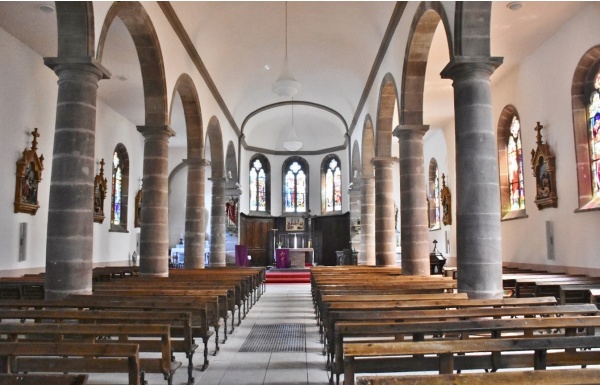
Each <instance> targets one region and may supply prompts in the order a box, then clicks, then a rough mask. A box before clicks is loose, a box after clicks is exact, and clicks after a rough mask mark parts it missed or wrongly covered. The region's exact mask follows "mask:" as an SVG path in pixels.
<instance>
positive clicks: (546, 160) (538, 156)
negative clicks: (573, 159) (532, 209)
mask: <svg viewBox="0 0 600 385" xmlns="http://www.w3.org/2000/svg"><path fill="white" fill-rule="evenodd" d="M542 128H544V126H542V125H541V124H540V122H537V125H536V127H535V130H536V131H537V149H535V150H531V168H532V170H533V176H534V177H535V187H536V189H535V191H536V194H535V204H536V205H537V207H538V209H539V210H542V209H544V208H547V207H557V206H558V197H557V196H556V173H555V172H556V166H555V156H554V154H552V151H551V150H550V146H549V145H548V144H547V143H543V142H542V133H541V131H542Z"/></svg>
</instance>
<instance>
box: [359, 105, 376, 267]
mask: <svg viewBox="0 0 600 385" xmlns="http://www.w3.org/2000/svg"><path fill="white" fill-rule="evenodd" d="M373 158H375V134H374V132H373V122H372V121H371V116H370V115H368V114H367V116H366V117H365V123H364V126H363V136H362V186H361V203H360V221H361V233H360V248H361V249H360V252H359V263H360V264H362V265H375V262H376V260H375V170H374V168H373V164H372V163H371V160H373Z"/></svg>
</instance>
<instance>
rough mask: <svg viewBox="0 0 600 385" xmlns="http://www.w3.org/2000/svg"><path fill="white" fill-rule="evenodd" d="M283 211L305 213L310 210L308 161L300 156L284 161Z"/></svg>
mask: <svg viewBox="0 0 600 385" xmlns="http://www.w3.org/2000/svg"><path fill="white" fill-rule="evenodd" d="M282 174H283V211H284V212H286V213H305V212H306V211H307V210H308V176H309V175H308V163H306V160H304V159H303V158H301V157H299V156H293V157H290V158H288V159H287V160H286V161H285V162H284V163H283V172H282Z"/></svg>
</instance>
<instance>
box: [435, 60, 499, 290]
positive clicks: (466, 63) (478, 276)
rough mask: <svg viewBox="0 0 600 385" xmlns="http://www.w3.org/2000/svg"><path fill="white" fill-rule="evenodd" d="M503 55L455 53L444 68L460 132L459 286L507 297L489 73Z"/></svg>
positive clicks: (459, 288) (457, 146)
mask: <svg viewBox="0 0 600 385" xmlns="http://www.w3.org/2000/svg"><path fill="white" fill-rule="evenodd" d="M501 63H502V58H490V57H487V58H479V57H456V58H454V59H453V60H452V61H451V62H450V64H448V65H447V66H446V68H444V70H443V71H442V77H443V78H445V79H452V80H453V83H452V85H453V87H454V112H455V133H456V134H455V135H456V248H457V267H458V271H459V274H458V290H459V291H460V292H465V293H467V294H468V295H469V298H502V293H503V292H502V242H501V228H500V187H499V182H498V180H499V178H498V148H497V147H496V135H495V129H494V124H493V111H492V95H491V87H490V75H491V74H492V73H493V72H494V70H495V69H496V68H497V67H498V66H499V65H500V64H501Z"/></svg>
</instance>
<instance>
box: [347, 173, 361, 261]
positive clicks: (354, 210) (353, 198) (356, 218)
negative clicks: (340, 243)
mask: <svg viewBox="0 0 600 385" xmlns="http://www.w3.org/2000/svg"><path fill="white" fill-rule="evenodd" d="M361 190H362V186H361V183H360V178H355V179H354V182H353V183H352V186H351V187H350V188H349V189H348V199H349V200H350V244H351V245H352V249H353V250H357V251H358V258H359V261H360V260H361V259H362V254H363V252H362V248H361V231H362V224H360V221H361V208H360V207H361V206H360V199H361V195H362V191H361ZM357 223H358V224H357ZM359 264H361V265H363V264H364V263H360V262H359Z"/></svg>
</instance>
